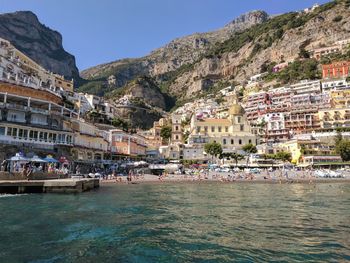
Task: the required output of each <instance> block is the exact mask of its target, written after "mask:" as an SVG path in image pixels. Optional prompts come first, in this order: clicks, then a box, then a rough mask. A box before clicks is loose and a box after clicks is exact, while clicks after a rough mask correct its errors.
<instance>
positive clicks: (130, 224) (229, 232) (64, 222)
mask: <svg viewBox="0 0 350 263" xmlns="http://www.w3.org/2000/svg"><path fill="white" fill-rule="evenodd" d="M340 190H341V191H340ZM349 194H350V187H349V185H348V184H337V187H329V186H327V185H317V187H316V188H313V187H311V186H309V185H234V184H202V185H200V184H197V185H196V184H190V185H185V184H179V185H176V184H174V185H169V184H167V185H133V186H126V185H123V186H120V185H119V186H108V187H106V188H101V189H100V190H99V191H97V192H90V193H83V194H81V195H30V196H28V198H12V197H13V196H12V195H11V196H9V198H3V199H2V201H1V202H0V211H6V213H2V214H1V217H0V224H1V226H2V231H1V232H0V240H1V242H0V262H11V261H12V262H35V263H36V262H105V263H107V262H232V261H243V262H266V261H268V262H321V261H323V262H331V261H334V262H345V261H349V260H350V258H349V251H350V241H349V236H350V226H349V218H350V202H349V199H350V198H349ZM1 197H2V196H1ZM15 197H17V196H16V195H15ZM9 259H10V261H9Z"/></svg>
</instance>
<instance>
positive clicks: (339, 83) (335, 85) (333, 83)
mask: <svg viewBox="0 0 350 263" xmlns="http://www.w3.org/2000/svg"><path fill="white" fill-rule="evenodd" d="M349 86H350V84H349V83H348V82H347V81H346V79H332V80H325V81H322V91H323V92H324V91H330V90H337V89H343V88H346V87H349Z"/></svg>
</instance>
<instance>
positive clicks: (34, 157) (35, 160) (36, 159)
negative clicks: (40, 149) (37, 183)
mask: <svg viewBox="0 0 350 263" xmlns="http://www.w3.org/2000/svg"><path fill="white" fill-rule="evenodd" d="M29 160H30V161H31V162H33V163H47V161H45V160H44V159H41V158H39V157H38V156H37V155H35V156H33V157H32V158H30V159H29Z"/></svg>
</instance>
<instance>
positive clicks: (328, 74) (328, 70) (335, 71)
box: [322, 61, 350, 79]
mask: <svg viewBox="0 0 350 263" xmlns="http://www.w3.org/2000/svg"><path fill="white" fill-rule="evenodd" d="M349 71H350V61H339V62H334V63H332V64H329V65H322V76H323V78H324V79H327V78H343V77H348V76H349Z"/></svg>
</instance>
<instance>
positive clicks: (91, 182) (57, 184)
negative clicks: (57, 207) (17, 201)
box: [0, 178, 100, 194]
mask: <svg viewBox="0 0 350 263" xmlns="http://www.w3.org/2000/svg"><path fill="white" fill-rule="evenodd" d="M99 186H100V181H99V179H94V178H84V179H54V180H30V181H27V180H14V181H10V180H5V181H0V194H23V193H82V192H85V191H89V190H92V189H94V188H98V187H99Z"/></svg>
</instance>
